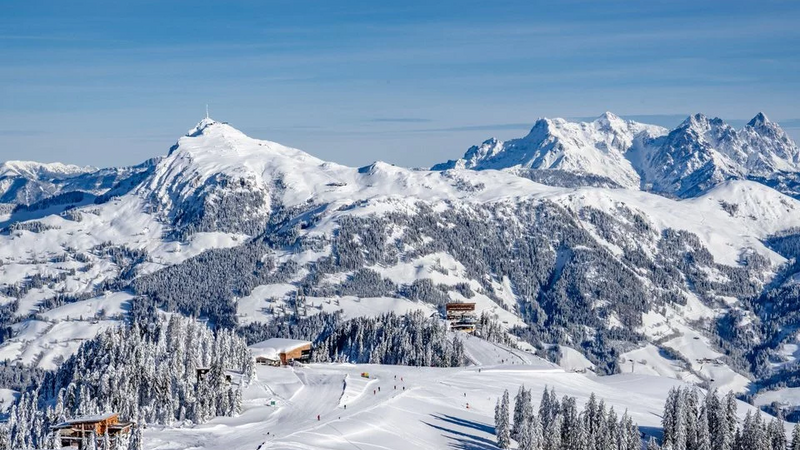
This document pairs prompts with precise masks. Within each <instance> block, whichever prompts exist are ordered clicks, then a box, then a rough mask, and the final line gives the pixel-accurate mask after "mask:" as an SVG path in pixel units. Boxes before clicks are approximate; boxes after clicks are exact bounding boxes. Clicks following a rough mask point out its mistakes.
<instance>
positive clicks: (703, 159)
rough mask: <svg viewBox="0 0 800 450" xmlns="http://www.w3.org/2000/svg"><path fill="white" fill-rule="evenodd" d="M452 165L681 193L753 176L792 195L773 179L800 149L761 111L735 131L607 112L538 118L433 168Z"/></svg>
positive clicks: (703, 120) (791, 167)
mask: <svg viewBox="0 0 800 450" xmlns="http://www.w3.org/2000/svg"><path fill="white" fill-rule="evenodd" d="M452 168H462V169H473V170H486V169H499V170H506V169H533V170H559V171H565V172H569V173H577V174H591V175H596V176H599V177H603V178H605V179H607V180H608V181H609V182H612V183H614V184H616V185H618V186H620V187H624V188H628V189H641V190H645V191H650V192H655V193H659V194H664V195H668V196H675V197H679V198H687V197H694V196H697V195H699V194H701V193H703V192H706V191H708V190H709V189H711V188H712V187H714V186H717V185H719V184H720V183H722V182H724V181H727V180H744V179H754V180H758V181H760V182H763V183H766V184H769V185H772V186H778V188H779V190H783V191H785V192H786V193H788V194H790V195H794V194H795V193H796V192H795V189H794V184H793V183H791V185H790V186H784V185H783V184H781V183H780V181H779V180H786V179H789V180H797V172H798V170H800V150H798V148H797V145H796V144H795V143H794V142H793V141H792V140H791V139H790V138H789V137H788V136H787V134H786V133H785V132H784V131H783V130H782V129H781V127H780V126H779V125H778V124H776V123H773V122H770V121H769V119H767V117H766V115H764V114H763V113H758V114H757V115H756V116H755V117H754V118H753V119H752V120H751V121H750V122H749V123H748V124H747V125H745V126H744V127H743V128H742V129H740V130H736V129H734V128H733V127H731V126H730V125H728V124H726V123H725V122H724V121H722V120H721V119H718V118H715V119H709V118H708V117H706V116H704V115H702V114H695V115H693V116H691V117H689V118H687V119H686V120H685V121H684V122H683V123H682V124H681V125H679V126H678V127H677V128H675V129H674V130H671V131H668V130H666V129H664V128H661V127H658V126H654V125H646V124H641V123H638V122H633V121H626V120H623V119H621V118H619V117H617V116H616V115H614V114H612V113H610V112H606V113H604V114H603V115H602V116H600V117H599V118H598V119H596V120H594V121H592V122H583V123H574V122H568V121H565V120H563V119H539V120H538V121H537V122H536V124H535V125H534V126H533V128H532V129H531V131H530V133H528V135H527V136H525V137H523V138H520V139H513V140H510V141H498V140H496V139H490V140H487V141H485V142H483V143H482V144H481V145H479V146H474V147H471V148H470V149H469V150H467V152H466V153H465V154H464V157H463V158H461V159H458V160H451V161H448V162H446V163H443V164H437V165H435V166H434V167H433V168H432V169H433V170H446V169H452ZM784 184H785V183H784Z"/></svg>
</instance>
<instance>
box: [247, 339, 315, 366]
mask: <svg viewBox="0 0 800 450" xmlns="http://www.w3.org/2000/svg"><path fill="white" fill-rule="evenodd" d="M310 345H311V341H301V340H298V339H283V338H272V339H267V340H266V341H263V342H259V343H257V344H253V345H251V346H250V352H251V353H252V354H253V356H254V357H256V358H258V357H262V358H267V359H272V360H276V361H277V360H278V359H280V355H281V353H288V352H290V351H292V350H297V349H298V348H302V347H306V346H310Z"/></svg>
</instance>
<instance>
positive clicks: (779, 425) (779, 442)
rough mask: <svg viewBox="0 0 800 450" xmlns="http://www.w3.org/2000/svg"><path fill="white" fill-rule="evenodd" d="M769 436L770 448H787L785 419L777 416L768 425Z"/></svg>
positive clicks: (774, 449) (784, 449)
mask: <svg viewBox="0 0 800 450" xmlns="http://www.w3.org/2000/svg"><path fill="white" fill-rule="evenodd" d="M767 436H768V440H769V443H770V450H786V431H785V429H784V424H783V419H781V418H780V416H779V417H776V418H774V419H772V420H771V421H770V423H769V425H768V426H767Z"/></svg>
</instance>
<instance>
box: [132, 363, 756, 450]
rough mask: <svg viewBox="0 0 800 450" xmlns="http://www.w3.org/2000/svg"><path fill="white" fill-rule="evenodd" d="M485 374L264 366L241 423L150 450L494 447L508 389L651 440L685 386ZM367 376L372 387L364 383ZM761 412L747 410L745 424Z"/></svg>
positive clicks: (171, 438) (164, 439)
mask: <svg viewBox="0 0 800 450" xmlns="http://www.w3.org/2000/svg"><path fill="white" fill-rule="evenodd" d="M480 369H481V370H480V371H479V370H478V367H468V368H458V369H436V368H411V367H401V366H380V365H349V364H345V365H338V364H313V365H310V366H308V367H302V368H294V369H288V368H272V367H266V366H261V367H259V368H258V380H257V381H255V382H254V383H252V384H251V385H250V387H249V388H248V389H247V391H246V392H245V402H244V412H243V413H242V414H241V415H240V416H239V417H235V418H217V419H214V420H212V421H210V422H209V423H207V424H204V425H199V426H190V427H183V428H162V427H152V426H150V427H148V429H147V430H146V431H145V433H144V440H145V447H144V448H146V449H152V450H156V449H158V450H178V449H184V448H194V449H198V450H200V449H219V448H230V449H234V448H235V449H273V448H274V449H307V450H311V449H348V450H349V449H353V448H359V449H364V450H366V449H385V450H407V449H445V448H462V449H487V450H488V449H495V448H497V447H496V445H495V441H496V439H495V437H494V407H495V403H496V401H497V399H498V398H499V397H500V396H502V394H503V391H504V390H508V391H509V392H511V393H512V395H513V394H514V393H515V392H516V391H517V389H518V388H519V386H520V385H525V387H526V388H528V389H531V390H532V392H533V403H534V408H535V409H536V408H538V406H539V401H540V398H541V393H542V392H543V391H544V389H545V387H549V388H553V389H555V391H556V393H557V394H558V395H559V396H561V395H568V396H572V397H575V398H576V400H577V403H578V405H580V407H581V408H582V406H583V405H584V404H585V403H586V402H587V401H588V398H589V395H590V394H591V393H595V394H596V395H597V396H598V398H601V399H604V401H605V402H606V404H607V405H608V406H610V407H613V408H614V410H615V411H616V412H617V414H622V413H624V412H625V411H628V413H629V414H631V416H632V418H633V420H634V421H635V422H637V423H638V425H639V426H640V430H642V431H643V432H644V433H645V435H652V433H657V431H656V430H659V429H660V427H661V415H662V409H663V405H664V401H665V399H666V395H667V392H668V391H669V389H670V388H671V387H674V386H680V385H682V383H680V382H677V381H674V380H670V379H667V378H659V377H653V376H646V375H630V374H624V375H614V376H610V377H594V376H591V375H584V374H580V373H568V372H564V371H560V370H553V369H552V368H548V367H545V368H540V367H538V366H535V365H497V366H484V367H481V368H480ZM362 372H368V373H369V374H370V379H363V378H361V377H360V374H361V373H362ZM379 387H380V388H381V389H380V391H379V392H378V391H377V389H378V388H379ZM373 391H375V393H374V394H373ZM273 402H274V404H273ZM345 406H346V408H345ZM754 411H755V409H754V408H753V407H752V406H750V405H747V404H744V403H741V402H740V403H739V404H738V409H737V412H738V416H739V420H741V419H742V418H743V417H744V415H745V414H746V413H747V412H754ZM318 416H319V420H317V417H318Z"/></svg>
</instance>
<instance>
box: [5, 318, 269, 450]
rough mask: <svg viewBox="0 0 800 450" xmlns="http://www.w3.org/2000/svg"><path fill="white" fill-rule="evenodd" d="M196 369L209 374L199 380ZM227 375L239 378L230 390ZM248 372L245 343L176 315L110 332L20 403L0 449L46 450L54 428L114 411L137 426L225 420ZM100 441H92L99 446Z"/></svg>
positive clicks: (236, 405)
mask: <svg viewBox="0 0 800 450" xmlns="http://www.w3.org/2000/svg"><path fill="white" fill-rule="evenodd" d="M199 368H204V369H209V370H208V372H207V373H205V374H203V375H202V376H200V375H199V374H198V372H197V369H199ZM227 371H236V372H238V373H239V374H241V377H239V376H237V377H235V378H234V379H233V380H232V381H233V384H232V383H230V382H229V381H228V380H227V377H226V375H229V372H227ZM253 371H254V366H253V361H252V357H251V355H250V352H249V350H248V349H247V346H246V344H245V342H244V340H242V339H241V338H239V337H238V336H236V335H235V334H234V333H233V332H231V331H226V330H220V331H218V332H217V333H216V334H215V333H213V332H212V331H211V330H210V329H209V328H208V327H207V326H206V325H205V324H202V323H198V322H196V321H194V320H192V319H188V318H184V317H181V316H179V315H173V316H171V317H170V318H169V319H164V318H163V317H162V319H161V320H160V321H158V322H156V323H153V324H150V325H149V326H146V327H144V328H140V327H139V326H138V325H137V324H136V323H134V324H133V325H131V326H130V327H120V328H112V329H109V330H107V331H105V332H104V333H101V334H100V335H98V336H97V337H96V338H94V339H92V340H89V341H87V342H85V343H84V344H83V345H82V346H81V347H80V349H79V350H78V352H77V353H76V354H75V355H73V356H72V357H70V358H69V359H68V360H67V361H65V362H64V364H62V365H61V367H60V368H59V369H58V370H57V371H55V372H49V373H47V374H46V375H45V377H44V379H43V380H42V381H41V383H39V384H38V385H33V386H31V387H30V388H29V389H28V390H27V391H26V392H24V393H23V394H22V395H21V396H20V397H19V399H18V400H17V401H16V402H15V404H14V405H13V406H12V407H11V409H10V412H9V419H8V421H7V423H6V428H5V429H4V430H3V432H2V433H0V449H2V448H4V447H3V445H5V446H6V447H5V448H13V449H36V448H51V446H52V445H53V441H54V440H55V433H53V432H52V431H51V427H52V426H53V425H55V424H58V423H61V422H64V421H66V420H68V419H71V418H75V417H79V416H86V415H94V414H103V413H109V412H115V413H118V414H119V416H120V418H121V419H122V420H132V421H135V422H137V424H138V425H144V424H146V423H157V424H163V425H171V424H173V423H174V422H176V421H177V422H183V421H189V422H192V423H202V422H205V421H206V420H209V419H211V418H213V417H215V416H232V415H234V414H236V413H238V412H239V410H240V408H241V401H242V400H241V389H242V388H243V387H244V386H243V384H245V383H246V382H247V380H249V378H250V377H251V376H252V373H253ZM239 379H241V381H239ZM237 383H238V385H237ZM104 439H105V438H104V437H103V436H98V437H97V441H98V442H99V443H100V446H101V447H102V442H103V440H104ZM133 444H136V439H134V440H133ZM137 445H138V444H137ZM89 448H90V447H89ZM102 448H103V450H110V447H102ZM117 448H118V449H124V447H119V446H118V447H117Z"/></svg>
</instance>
